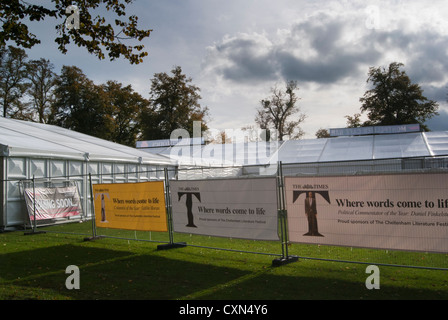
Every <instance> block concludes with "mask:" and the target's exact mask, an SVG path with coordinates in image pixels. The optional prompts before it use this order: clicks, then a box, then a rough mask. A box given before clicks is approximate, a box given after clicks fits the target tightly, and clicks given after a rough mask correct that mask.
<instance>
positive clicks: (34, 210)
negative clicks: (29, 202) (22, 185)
mask: <svg viewBox="0 0 448 320" xmlns="http://www.w3.org/2000/svg"><path fill="white" fill-rule="evenodd" d="M40 233H46V232H45V231H37V225H36V183H35V179H34V175H33V228H32V230H31V231H30V232H25V233H24V235H25V236H29V235H33V234H40Z"/></svg>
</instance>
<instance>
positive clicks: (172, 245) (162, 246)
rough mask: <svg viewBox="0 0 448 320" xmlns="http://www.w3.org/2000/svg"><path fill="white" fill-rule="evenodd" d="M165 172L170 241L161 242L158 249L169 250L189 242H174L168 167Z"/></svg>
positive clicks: (181, 246)
mask: <svg viewBox="0 0 448 320" xmlns="http://www.w3.org/2000/svg"><path fill="white" fill-rule="evenodd" d="M164 171H165V172H164V173H165V194H166V196H165V204H166V217H167V224H168V235H169V239H170V241H169V243H166V244H160V245H158V246H157V250H168V249H175V248H183V247H186V246H187V244H186V243H185V242H174V234H173V215H172V207H171V192H170V179H169V176H168V169H167V168H165V169H164Z"/></svg>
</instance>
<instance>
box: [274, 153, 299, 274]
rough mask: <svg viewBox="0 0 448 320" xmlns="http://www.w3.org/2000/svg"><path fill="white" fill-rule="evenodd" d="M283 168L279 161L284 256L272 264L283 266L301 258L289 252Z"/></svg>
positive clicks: (279, 204)
mask: <svg viewBox="0 0 448 320" xmlns="http://www.w3.org/2000/svg"><path fill="white" fill-rule="evenodd" d="M283 181H284V180H283V169H282V162H281V161H279V162H278V169H277V190H278V192H277V200H278V207H279V210H278V212H279V224H280V238H281V242H282V257H281V258H278V259H274V260H273V261H272V265H273V266H274V267H278V266H282V265H285V264H288V263H291V262H296V261H298V260H299V258H298V257H297V256H290V255H289V252H288V224H287V211H286V203H285V188H284V183H283Z"/></svg>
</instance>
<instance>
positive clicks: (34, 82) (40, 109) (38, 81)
mask: <svg viewBox="0 0 448 320" xmlns="http://www.w3.org/2000/svg"><path fill="white" fill-rule="evenodd" d="M53 68H54V66H53V64H52V63H50V61H49V60H46V59H39V60H32V61H30V62H29V63H28V64H27V72H26V76H27V78H28V79H29V81H30V86H29V88H28V94H29V95H30V96H31V99H32V107H31V108H30V109H31V112H32V114H37V119H35V117H31V119H32V120H33V119H34V120H36V121H37V122H40V123H47V122H48V119H49V117H50V113H51V105H52V104H53V102H54V94H53V93H54V92H53V89H54V87H55V85H56V77H57V76H56V74H55V73H54V72H53Z"/></svg>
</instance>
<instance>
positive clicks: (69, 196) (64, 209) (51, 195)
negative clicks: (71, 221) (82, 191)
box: [25, 186, 82, 221]
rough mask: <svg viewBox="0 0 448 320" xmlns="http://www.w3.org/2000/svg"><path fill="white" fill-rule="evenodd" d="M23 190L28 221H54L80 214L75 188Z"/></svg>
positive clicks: (79, 201) (80, 208)
mask: <svg viewBox="0 0 448 320" xmlns="http://www.w3.org/2000/svg"><path fill="white" fill-rule="evenodd" d="M35 192H36V194H35V196H34V195H33V188H27V189H25V200H26V206H27V209H28V214H29V216H30V220H31V221H34V216H36V220H45V219H55V218H64V217H71V216H77V215H80V214H81V213H82V206H81V200H80V197H79V192H78V188H77V187H74V186H72V187H57V188H35Z"/></svg>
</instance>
